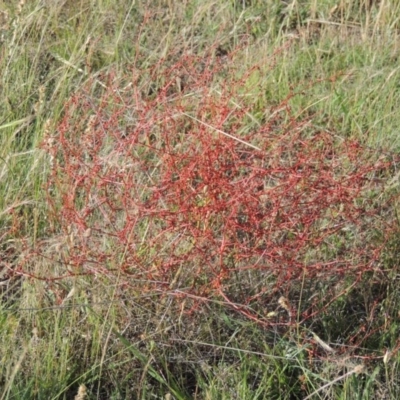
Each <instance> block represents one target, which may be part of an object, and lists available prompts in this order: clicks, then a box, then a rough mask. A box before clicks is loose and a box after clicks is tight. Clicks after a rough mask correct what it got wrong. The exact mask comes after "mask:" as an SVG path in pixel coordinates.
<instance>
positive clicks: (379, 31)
mask: <svg viewBox="0 0 400 400" xmlns="http://www.w3.org/2000/svg"><path fill="white" fill-rule="evenodd" d="M138 3H141V4H138ZM339 3H341V4H343V6H340V5H339V6H338V2H337V1H333V0H325V1H316V0H308V1H297V0H293V1H290V2H278V1H277V2H275V1H268V2H265V1H261V0H259V1H257V0H253V1H251V0H250V1H235V0H226V1H223V2H218V1H211V0H206V1H198V0H189V1H181V2H175V1H161V0H159V1H148V2H135V1H131V2H129V1H125V2H121V1H117V0H103V1H98V2H93V1H89V0H80V1H72V0H71V1H70V0H66V1H60V2H53V1H29V2H26V4H23V2H20V3H19V5H18V4H15V2H14V1H5V2H4V3H3V4H1V5H0V38H1V39H0V40H1V42H0V79H1V81H0V91H1V93H2V96H1V98H0V237H1V243H0V251H1V253H0V266H1V268H0V277H1V279H5V278H7V277H8V276H12V273H11V272H10V271H12V270H13V268H14V267H15V266H16V265H19V264H20V262H21V260H23V259H24V257H25V256H26V254H27V251H28V249H29V248H32V247H33V248H34V247H35V245H36V243H38V242H40V243H41V244H43V243H45V244H46V246H47V249H48V250H49V252H50V251H54V249H56V251H58V252H60V254H62V252H63V251H66V250H65V246H66V243H65V242H63V241H62V240H63V239H62V237H63V236H62V232H64V231H66V230H67V227H60V226H56V225H55V222H54V221H55V220H54V218H52V215H51V214H50V211H49V209H48V203H47V198H46V191H45V190H44V185H45V183H46V181H47V179H48V176H49V173H50V171H51V168H50V161H49V158H48V156H47V155H46V154H45V152H44V151H43V149H42V148H41V146H40V145H41V143H42V141H43V139H44V138H45V137H47V136H48V135H49V134H50V135H53V134H54V130H55V129H56V127H57V125H58V124H59V122H60V121H61V120H62V117H63V115H64V112H65V104H66V102H67V101H68V100H69V99H70V97H71V96H72V95H73V94H74V93H76V92H79V91H80V90H84V91H86V92H85V93H86V95H87V98H88V101H92V100H93V101H95V100H96V99H97V98H98V93H100V92H101V91H102V90H103V89H102V88H103V87H104V86H107V84H108V81H107V79H108V74H110V73H112V74H114V77H115V79H114V82H117V83H120V84H121V87H119V88H118V89H119V90H123V81H124V79H125V77H126V74H127V73H128V72H127V71H136V72H137V73H138V75H139V76H140V79H139V85H140V88H141V89H143V90H145V89H146V88H150V89H151V88H153V89H152V90H156V89H157V87H160V86H161V85H162V82H160V81H157V79H160V80H162V78H160V77H157V78H156V81H155V82H154V81H150V79H151V77H150V75H149V67H151V66H153V65H155V64H156V63H157V62H158V61H159V60H160V59H162V58H165V60H164V64H162V65H161V66H159V70H160V71H162V68H164V67H165V66H168V65H172V64H173V63H174V62H175V61H176V59H178V58H179V55H180V54H185V52H186V53H194V54H207V51H208V50H209V49H210V48H213V47H214V48H217V49H218V51H220V52H221V53H224V52H229V51H231V50H233V49H235V48H236V47H237V46H241V48H242V50H241V53H240V57H238V59H237V61H236V63H237V64H236V65H235V67H236V70H237V74H238V77H239V76H241V75H242V74H243V72H244V71H246V69H247V68H251V66H253V65H255V64H257V65H261V67H260V68H259V69H257V70H255V71H254V72H253V74H251V75H250V76H249V77H248V81H247V82H246V85H247V86H246V85H245V86H244V88H245V89H243V93H242V94H243V98H244V99H245V100H243V101H244V102H247V101H248V102H249V103H251V104H252V112H251V115H247V117H248V119H249V126H248V130H249V131H250V130H251V129H252V128H253V127H254V125H257V124H263V123H267V122H268V121H269V119H270V118H271V115H273V114H274V113H275V112H278V110H276V107H277V106H279V105H281V104H282V102H284V101H285V99H286V98H287V97H288V96H289V95H290V94H292V93H293V92H294V93H296V95H295V96H291V97H290V98H289V99H288V100H287V105H288V106H289V107H291V109H292V111H293V113H294V115H296V116H297V117H298V118H299V119H310V120H312V123H313V126H314V127H315V129H321V130H328V131H330V132H332V133H333V134H334V135H336V136H337V137H338V138H350V139H357V140H359V141H361V142H362V143H364V144H366V145H368V146H369V147H370V148H372V149H373V150H374V151H375V152H376V154H380V153H383V152H394V153H396V152H398V151H399V148H400V141H399V135H398V132H397V131H398V126H400V112H399V111H398V109H399V103H400V87H399V85H398V79H399V74H400V72H399V71H400V70H399V67H398V58H399V51H400V50H399V49H400V37H399V35H398V29H399V20H398V18H397V16H398V15H399V12H398V11H400V10H399V5H398V4H397V2H396V1H394V0H389V1H385V2H384V1H381V2H372V5H371V6H370V7H366V6H364V4H365V3H368V2H358V1H355V0H352V1H348V2H339ZM344 4H345V5H344ZM156 76H157V74H156ZM220 84H221V81H219V82H218V79H216V80H215V83H214V85H215V93H218V90H219V89H220V87H219V86H218V85H220ZM88 87H89V88H90V91H88V89H87V88H88ZM150 89H149V92H148V93H149V97H151V95H150ZM113 106H114V104H113V103H112V102H110V104H108V107H109V108H110V110H112V109H113ZM282 118H283V119H284V118H285V116H284V115H283V116H282ZM82 123H83V122H82ZM77 135H79V132H77ZM78 139H79V138H77V140H78ZM396 173H397V171H393V175H392V176H390V177H384V178H383V179H387V181H388V186H390V189H391V190H393V191H396V190H397V186H398V183H397V181H396V180H395V181H394V182H392V178H393V176H395V175H396ZM389 182H390V184H389ZM384 196H385V194H383V195H382V197H381V198H383V197H384ZM393 207H395V205H394V206H393ZM391 215H392V214H391ZM378 236H379V235H378V234H377V235H376V237H378ZM145 239H146V227H143V241H145ZM142 245H143V248H145V244H144V243H142ZM105 246H107V244H105ZM398 250H399V239H398V237H394V238H393V239H392V240H391V242H390V243H388V244H387V246H386V250H385V253H384V257H383V259H382V261H381V263H380V265H379V268H380V270H377V271H376V275H374V276H369V279H367V278H365V279H364V281H362V282H361V283H359V284H358V285H355V286H354V287H353V288H352V289H349V287H350V285H351V284H352V282H342V286H341V287H339V288H337V291H338V293H341V295H340V296H338V299H337V300H336V301H335V302H333V303H332V304H329V305H327V308H326V309H325V311H324V312H323V313H320V314H318V315H317V316H316V317H315V318H314V319H312V320H311V321H310V322H309V323H308V325H300V324H297V325H294V326H292V327H289V328H287V327H281V326H275V327H273V328H271V329H265V328H264V327H262V326H260V325H259V324H257V323H255V322H253V321H251V320H248V319H246V318H245V317H244V316H243V315H241V314H240V313H236V312H235V310H233V309H232V308H231V307H228V305H227V304H226V303H225V302H224V301H221V300H212V301H211V300H210V301H208V302H200V303H198V302H197V303H196V301H195V299H191V298H187V299H186V300H185V301H184V303H183V305H182V301H179V300H177V299H176V298H175V297H174V296H169V295H168V294H165V293H164V294H162V293H157V292H156V293H152V292H140V291H139V290H133V289H131V288H126V290H125V291H124V290H123V289H122V286H121V285H119V283H121V281H118V280H117V281H115V277H113V278H107V277H104V276H96V277H87V276H85V277H74V278H67V279H64V280H60V281H50V282H46V281H39V280H35V279H32V278H29V277H28V276H21V277H20V276H18V273H17V274H15V276H13V277H11V278H10V280H9V281H6V280H4V283H3V282H1V284H2V285H1V286H0V399H1V400H2V399H72V398H74V396H75V395H77V393H78V388H79V386H80V385H85V386H86V388H87V397H86V398H88V399H125V398H126V399H152V398H154V399H210V400H211V399H277V400H278V399H279V400H281V399H282V400H283V399H302V398H304V397H306V396H307V395H310V398H312V399H322V398H324V399H348V400H353V399H360V400H361V399H371V398H375V399H384V398H385V399H386V398H390V399H397V398H398V397H399V395H400V382H399V377H398V376H399V371H398V368H399V367H398V365H399V361H400V360H399V356H398V353H397V349H398V347H399V342H398V329H399V324H398V322H397V321H398V316H399V311H398V310H399V309H400V293H399V289H398V285H397V283H396V282H397V279H398V265H397V264H398V262H397V254H398ZM141 251H142V252H143V250H141ZM121 257H123V255H121ZM144 257H145V255H144ZM119 261H120V260H112V263H113V265H114V266H115V265H118V262H119ZM56 268H57V266H55V265H53V264H52V261H51V260H48V261H47V262H46V261H44V260H43V264H42V265H41V264H39V265H34V266H32V272H40V271H44V272H46V271H51V270H53V269H56ZM381 271H384V273H383V272H381ZM117 279H121V280H122V278H121V277H118V278H117ZM306 284H307V283H304V287H301V288H300V289H299V288H294V289H293V295H296V296H298V298H299V299H300V300H299V310H300V308H301V306H302V304H301V302H302V301H304V302H306V301H307V296H306V295H305V294H306V293H307V294H309V293H308V292H307V290H311V291H315V290H316V289H315V288H317V289H318V290H317V291H318V296H320V298H322V299H323V295H324V291H328V290H330V289H331V288H328V287H327V286H329V285H331V286H334V285H335V284H336V283H335V282H332V283H329V282H328V283H327V282H325V281H322V282H321V285H320V286H318V283H315V285H314V286H313V288H312V289H307V288H306ZM303 292H304V293H303ZM239 297H240V294H238V298H239ZM278 297H279V296H278ZM192 307H193V309H192ZM263 307H265V310H266V314H267V313H275V314H277V315H279V316H281V318H282V319H284V318H285V317H286V312H285V310H284V309H282V307H280V306H279V304H278V303H277V302H275V303H274V304H265V305H263ZM190 309H192V312H190V313H187V312H185V311H187V310H190ZM296 318H297V319H298V320H300V316H296ZM363 321H366V322H365V323H364V322H363ZM360 329H364V331H362V334H361V336H363V337H365V340H362V341H361V342H362V347H361V346H360V347H358V348H355V349H354V348H353V347H352V346H354V345H358V343H360V340H358V339H359V338H360V336H357V335H360ZM313 334H317V335H318V337H320V338H321V340H322V341H323V342H324V343H326V344H329V345H330V346H331V347H334V349H335V352H330V351H327V350H326V349H324V348H323V346H322V345H318V344H315V343H316V342H315V339H314V340H313V337H314V336H313ZM313 343H314V345H313ZM338 350H340V351H338ZM386 351H389V352H392V351H393V352H392V353H390V357H389V358H388V360H385V362H384V358H383V356H384V355H385V352H386ZM348 354H349V355H350V354H351V356H348V357H347V356H346V355H348ZM360 365H363V368H364V369H363V371H362V373H357V372H359V370H358V369H357V368H358V367H359V366H360ZM82 398H83V397H82ZM81 400H82V399H81Z"/></svg>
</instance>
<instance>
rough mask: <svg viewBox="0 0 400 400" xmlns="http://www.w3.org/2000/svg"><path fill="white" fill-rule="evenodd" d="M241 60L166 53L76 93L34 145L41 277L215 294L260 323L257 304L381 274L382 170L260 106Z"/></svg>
mask: <svg viewBox="0 0 400 400" xmlns="http://www.w3.org/2000/svg"><path fill="white" fill-rule="evenodd" d="M236 56H237V53H232V54H230V55H226V56H224V57H221V56H219V57H218V56H216V55H209V56H208V57H197V56H194V55H190V56H188V55H186V56H180V57H178V60H177V61H175V62H174V63H173V65H171V66H168V63H167V62H166V61H165V60H162V61H160V63H159V64H157V65H155V66H153V67H152V68H149V69H148V70H146V71H140V72H139V71H136V70H135V69H133V70H132V74H131V75H129V76H125V77H124V79H121V78H119V79H117V78H115V77H114V76H112V75H111V76H109V77H108V78H107V80H105V79H103V83H104V82H106V83H105V84H104V85H105V86H106V89H104V88H102V87H101V86H100V85H99V84H98V82H92V83H91V84H90V85H88V87H87V88H86V90H82V91H80V92H78V93H77V94H75V95H74V96H72V98H71V99H70V101H69V102H68V103H67V104H66V105H65V110H64V115H63V118H62V120H61V122H60V123H59V125H58V127H57V131H56V133H55V135H54V137H53V138H52V139H53V140H51V141H49V140H45V142H44V144H43V147H44V148H45V149H46V151H47V152H48V154H49V155H50V157H49V160H50V162H51V171H50V174H49V177H48V184H47V187H46V190H47V200H48V206H49V209H50V213H49V219H50V220H51V221H52V224H53V226H54V227H55V232H54V233H56V232H58V234H59V235H60V236H61V237H62V238H64V239H63V240H64V241H63V245H62V246H61V250H60V251H58V252H57V254H54V252H53V253H52V252H51V251H50V250H49V249H48V248H46V246H48V244H46V243H48V242H46V241H44V242H43V244H42V245H40V244H39V246H38V248H37V249H36V250H35V252H36V254H37V255H38V257H44V258H47V259H51V260H53V261H56V264H57V265H58V267H57V268H54V269H53V272H54V275H53V276H50V275H49V274H47V275H46V276H37V275H38V274H36V276H37V277H40V278H42V279H43V278H44V279H48V280H51V279H58V278H60V277H66V276H73V275H78V274H92V275H96V276H99V275H104V276H108V277H111V278H113V277H115V279H116V278H117V277H118V279H119V280H121V281H123V282H125V283H127V284H129V285H132V286H138V287H141V288H142V290H157V291H160V290H161V291H166V292H167V291H168V292H170V293H176V294H178V293H179V294H180V295H185V296H192V298H203V299H209V298H215V297H220V296H222V297H223V298H224V300H225V301H227V302H229V303H231V305H233V306H234V308H236V309H237V310H239V311H241V312H243V313H244V314H245V315H247V316H249V317H250V318H255V314H252V313H251V312H250V311H249V308H247V307H249V306H250V305H252V302H253V301H254V299H257V298H259V297H265V298H266V299H271V298H272V297H273V296H275V297H276V296H277V297H276V299H277V298H278V297H279V295H281V294H283V293H286V294H287V293H290V290H292V289H291V288H292V287H293V285H294V284H295V283H296V282H301V281H304V279H306V280H327V281H329V280H330V279H335V280H339V281H340V279H348V278H351V277H353V278H354V279H360V278H361V277H362V275H363V274H364V273H366V272H368V271H372V270H374V269H376V268H377V265H378V263H379V259H380V254H381V251H382V246H383V244H384V241H385V240H386V239H387V237H388V236H389V235H390V233H391V231H392V228H391V226H390V223H389V222H388V221H387V219H388V218H387V216H386V213H387V208H386V206H387V203H385V202H384V201H383V200H382V198H381V199H380V201H379V202H378V201H377V198H378V196H382V187H381V186H382V184H381V181H383V179H382V178H384V177H385V176H386V175H387V174H388V171H389V169H390V168H391V165H392V163H391V162H389V160H388V159H387V157H383V156H382V157H380V158H377V156H376V155H375V153H374V152H372V151H370V150H369V149H367V148H366V147H363V146H361V145H360V144H359V143H357V142H355V141H350V140H346V139H342V138H338V137H336V136H335V135H333V134H332V133H328V132H325V131H323V130H321V129H317V128H315V127H314V126H313V124H312V121H311V120H308V119H307V120H299V118H295V117H294V116H293V115H292V113H291V109H290V107H289V103H290V101H289V98H288V99H286V100H285V101H283V102H281V103H279V104H278V105H275V106H274V107H271V108H269V109H265V110H263V111H262V112H261V111H260V109H258V108H257V107H260V105H259V104H260V101H261V100H262V98H263V97H262V96H263V87H262V86H261V85H260V86H259V87H258V86H257V85H258V83H256V84H252V85H250V84H249V82H251V81H254V79H253V78H252V77H253V76H254V75H253V74H256V73H259V71H260V69H259V68H257V67H252V68H248V69H247V70H245V68H244V67H241V68H242V69H243V70H240V69H238V68H237V67H234V66H233V65H234V64H233V63H231V58H234V57H236ZM236 65H237V63H236ZM255 96H259V97H260V99H261V100H257V99H256V98H254V97H255ZM257 104H258V105H257ZM264 107H265V105H264ZM57 230H58V231H57ZM24 268H25V270H24ZM22 270H24V271H25V272H24V273H27V274H29V271H28V270H29V268H28V267H27V265H25V266H23V268H22ZM30 274H31V275H33V274H32V273H30ZM39 275H40V274H39ZM196 296H197V297H196ZM239 303H240V306H239V305H238V304H239Z"/></svg>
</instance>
